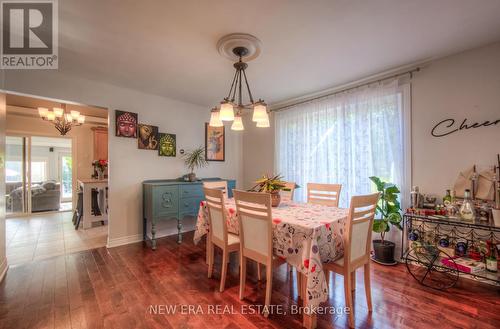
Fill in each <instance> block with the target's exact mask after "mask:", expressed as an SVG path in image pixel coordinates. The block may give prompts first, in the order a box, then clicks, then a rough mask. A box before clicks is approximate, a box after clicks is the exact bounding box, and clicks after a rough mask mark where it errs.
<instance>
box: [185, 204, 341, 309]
mask: <svg viewBox="0 0 500 329" xmlns="http://www.w3.org/2000/svg"><path fill="white" fill-rule="evenodd" d="M225 207H226V212H227V226H228V231H229V232H230V233H234V234H238V233H239V224H238V218H237V216H236V205H235V202H234V199H227V200H225ZM348 212H349V210H348V209H342V208H336V207H328V206H323V205H315V204H308V203H295V202H291V201H288V202H281V204H280V206H279V207H277V208H273V209H272V218H273V245H274V246H273V248H274V250H273V252H274V254H275V255H276V256H278V257H281V258H283V259H284V260H286V262H287V263H289V264H290V265H292V266H294V267H295V268H296V269H297V270H299V271H300V272H302V273H303V274H305V275H307V300H308V302H307V303H308V305H310V306H312V307H316V306H318V305H319V304H320V303H321V302H324V301H326V300H327V299H328V285H327V282H326V278H325V274H324V272H323V265H322V264H323V263H325V262H332V261H335V260H337V259H339V258H341V257H342V256H343V254H344V241H343V232H344V224H345V222H346V220H347V215H348ZM208 228H209V225H208V208H207V206H206V204H205V202H204V201H202V202H201V204H200V209H199V212H198V218H197V221H196V230H195V233H194V243H195V244H197V243H198V242H199V241H200V239H201V237H202V236H203V235H205V234H206V233H207V232H208Z"/></svg>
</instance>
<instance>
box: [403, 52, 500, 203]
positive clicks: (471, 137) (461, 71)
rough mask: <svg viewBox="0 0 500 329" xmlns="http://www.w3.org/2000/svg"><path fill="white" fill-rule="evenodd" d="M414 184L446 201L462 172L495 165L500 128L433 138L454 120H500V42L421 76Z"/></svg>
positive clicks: (416, 85)
mask: <svg viewBox="0 0 500 329" xmlns="http://www.w3.org/2000/svg"><path fill="white" fill-rule="evenodd" d="M412 114H413V118H412V129H413V131H412V140H413V143H412V146H413V175H412V176H413V185H418V186H419V187H420V190H421V191H423V192H427V193H437V194H438V195H439V196H442V195H443V194H444V192H445V190H446V189H447V188H450V187H452V186H453V182H454V181H455V179H456V177H457V175H458V173H459V171H460V170H462V169H465V168H467V167H470V166H471V165H472V164H477V165H480V166H487V165H493V164H494V163H495V162H496V155H497V153H500V124H498V125H496V126H489V127H482V128H476V129H470V130H465V131H460V132H456V133H454V134H451V135H448V136H445V137H440V138H436V137H432V136H431V129H432V127H433V126H434V125H435V124H436V123H438V122H440V121H442V120H444V119H448V118H453V119H455V120H456V121H459V122H458V125H460V122H462V120H463V119H465V118H467V119H468V121H469V123H471V124H472V123H474V122H480V123H482V122H484V121H486V120H489V121H494V120H498V119H500V43H496V44H494V45H491V46H488V47H482V48H479V49H475V50H470V51H466V52H464V53H460V54H457V55H454V56H450V57H447V58H444V59H441V60H438V61H435V62H432V63H431V65H430V66H429V67H428V68H425V69H424V70H422V71H421V72H419V73H417V75H416V78H415V81H414V82H413V103H412Z"/></svg>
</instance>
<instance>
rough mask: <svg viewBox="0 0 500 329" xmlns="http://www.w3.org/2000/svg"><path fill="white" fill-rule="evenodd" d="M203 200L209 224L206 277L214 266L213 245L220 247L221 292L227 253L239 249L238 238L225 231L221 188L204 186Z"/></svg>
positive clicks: (224, 211) (210, 274)
mask: <svg viewBox="0 0 500 329" xmlns="http://www.w3.org/2000/svg"><path fill="white" fill-rule="evenodd" d="M203 190H204V192H205V202H206V203H207V207H208V222H209V225H210V229H209V232H208V234H209V238H208V239H207V248H208V255H207V256H208V277H209V278H211V277H212V272H213V268H214V251H215V250H214V246H217V247H219V248H220V249H222V270H221V279H220V288H219V291H220V292H223V291H224V287H225V285H226V274H227V263H229V254H230V253H232V252H238V251H239V250H240V239H239V237H238V236H237V235H235V234H231V233H228V232H227V222H226V209H225V207H224V197H223V193H222V190H218V189H210V188H204V189H203Z"/></svg>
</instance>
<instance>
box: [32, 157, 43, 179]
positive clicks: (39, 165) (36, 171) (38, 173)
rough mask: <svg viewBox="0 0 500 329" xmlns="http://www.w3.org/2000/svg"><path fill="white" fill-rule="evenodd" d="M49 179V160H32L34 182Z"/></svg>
mask: <svg viewBox="0 0 500 329" xmlns="http://www.w3.org/2000/svg"><path fill="white" fill-rule="evenodd" d="M45 180H47V162H46V161H32V162H31V181H32V182H33V183H38V182H43V181H45Z"/></svg>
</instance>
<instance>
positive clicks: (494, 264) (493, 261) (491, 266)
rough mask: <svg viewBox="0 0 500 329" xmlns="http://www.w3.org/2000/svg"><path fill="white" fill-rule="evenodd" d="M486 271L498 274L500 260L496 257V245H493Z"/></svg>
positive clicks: (487, 259) (487, 260)
mask: <svg viewBox="0 0 500 329" xmlns="http://www.w3.org/2000/svg"><path fill="white" fill-rule="evenodd" d="M486 270H488V271H490V272H498V260H497V255H496V246H495V244H494V243H491V245H490V255H489V256H488V257H486Z"/></svg>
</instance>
